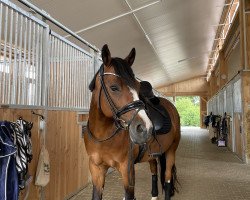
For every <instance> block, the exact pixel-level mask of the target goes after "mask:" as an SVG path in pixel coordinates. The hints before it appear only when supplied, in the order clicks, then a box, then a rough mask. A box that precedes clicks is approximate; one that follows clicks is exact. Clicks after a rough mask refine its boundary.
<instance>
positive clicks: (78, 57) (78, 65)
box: [76, 51, 81, 108]
mask: <svg viewBox="0 0 250 200" xmlns="http://www.w3.org/2000/svg"><path fill="white" fill-rule="evenodd" d="M77 53H78V56H77V84H76V85H77V108H80V92H81V91H80V85H79V82H80V73H79V72H80V52H79V51H77Z"/></svg>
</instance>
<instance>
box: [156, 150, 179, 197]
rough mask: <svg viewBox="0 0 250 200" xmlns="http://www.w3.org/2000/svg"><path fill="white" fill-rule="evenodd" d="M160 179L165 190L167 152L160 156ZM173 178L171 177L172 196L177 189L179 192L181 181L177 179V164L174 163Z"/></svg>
mask: <svg viewBox="0 0 250 200" xmlns="http://www.w3.org/2000/svg"><path fill="white" fill-rule="evenodd" d="M159 161H160V170H161V171H160V179H161V186H162V190H164V185H165V181H166V180H165V173H166V153H163V154H162V155H161V156H160V158H159ZM171 173H172V178H171V196H173V195H174V193H175V191H176V192H178V188H177V184H179V181H178V179H177V170H176V166H175V164H174V165H173V167H172V169H171Z"/></svg>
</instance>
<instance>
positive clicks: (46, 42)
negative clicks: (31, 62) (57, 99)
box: [41, 27, 51, 143]
mask: <svg viewBox="0 0 250 200" xmlns="http://www.w3.org/2000/svg"><path fill="white" fill-rule="evenodd" d="M49 31H50V29H49V27H47V28H46V29H44V28H43V36H42V39H43V42H42V47H43V53H42V64H43V65H42V66H41V68H42V69H43V71H42V72H43V77H42V83H43V85H42V86H43V87H42V94H43V99H42V105H44V106H45V113H44V114H45V118H46V119H47V114H48V113H47V108H48V96H49V86H50V77H51V76H50V63H51V62H50V59H51V58H50V55H51V48H50V35H49ZM44 133H46V128H45V130H44ZM44 143H45V140H44Z"/></svg>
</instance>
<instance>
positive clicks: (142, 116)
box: [129, 87, 153, 130]
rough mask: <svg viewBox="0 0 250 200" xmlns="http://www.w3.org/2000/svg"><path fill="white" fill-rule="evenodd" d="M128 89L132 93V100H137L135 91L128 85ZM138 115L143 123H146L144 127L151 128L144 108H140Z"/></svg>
mask: <svg viewBox="0 0 250 200" xmlns="http://www.w3.org/2000/svg"><path fill="white" fill-rule="evenodd" d="M129 90H130V92H131V93H132V95H133V101H137V100H139V97H138V94H137V92H136V91H135V90H134V89H132V88H130V87H129ZM138 115H140V117H141V119H142V120H143V121H144V123H145V125H146V129H147V130H149V128H151V127H152V126H153V125H152V122H151V121H150V119H149V118H148V116H147V114H146V112H145V110H140V111H139V112H138Z"/></svg>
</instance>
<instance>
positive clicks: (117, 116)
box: [87, 64, 145, 142]
mask: <svg viewBox="0 0 250 200" xmlns="http://www.w3.org/2000/svg"><path fill="white" fill-rule="evenodd" d="M107 75H111V76H116V77H119V78H121V77H120V76H119V75H117V74H115V73H109V72H106V73H105V72H104V65H103V64H102V65H101V67H100V70H99V77H100V83H101V89H100V91H99V98H98V107H99V110H101V111H102V108H101V94H102V90H103V93H104V95H105V98H106V100H107V102H108V104H109V107H110V109H111V111H112V113H113V119H114V122H115V126H116V130H115V131H114V132H113V133H112V134H111V135H110V136H108V137H107V138H105V139H98V138H96V137H95V136H94V135H93V134H92V133H91V131H90V129H89V122H88V125H87V129H88V134H89V136H90V137H91V138H92V139H93V140H94V141H95V142H104V141H107V140H109V139H111V138H112V137H114V136H115V135H116V134H117V133H118V132H119V131H120V130H128V129H129V126H130V124H131V123H132V122H133V120H134V119H135V117H136V115H137V114H138V112H139V111H140V110H142V109H145V104H144V103H143V101H141V100H136V101H132V102H130V103H128V104H127V105H125V106H123V107H122V108H120V109H118V108H117V107H116V105H115V103H114V101H113V100H112V98H111V96H110V94H109V92H108V90H107V87H106V85H105V83H104V77H105V76H107ZM131 110H135V112H134V114H133V116H132V117H131V119H130V120H128V121H125V120H124V119H122V118H121V117H122V115H124V114H126V113H127V112H129V111H131Z"/></svg>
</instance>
